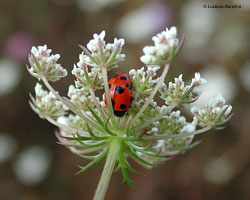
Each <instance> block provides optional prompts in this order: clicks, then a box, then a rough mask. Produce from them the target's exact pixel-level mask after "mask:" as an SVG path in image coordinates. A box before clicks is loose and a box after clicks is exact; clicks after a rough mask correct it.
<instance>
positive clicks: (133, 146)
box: [127, 142, 166, 158]
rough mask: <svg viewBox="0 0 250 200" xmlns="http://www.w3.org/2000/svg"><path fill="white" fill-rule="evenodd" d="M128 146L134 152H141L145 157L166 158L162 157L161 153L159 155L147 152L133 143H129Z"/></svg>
mask: <svg viewBox="0 0 250 200" xmlns="http://www.w3.org/2000/svg"><path fill="white" fill-rule="evenodd" d="M127 144H128V145H129V146H130V147H131V148H132V149H134V150H136V151H139V152H141V153H143V154H145V155H148V156H152V157H160V158H165V157H166V156H164V155H161V152H158V153H153V152H150V151H145V150H143V149H141V148H140V147H137V146H136V145H134V144H133V143H132V142H127Z"/></svg>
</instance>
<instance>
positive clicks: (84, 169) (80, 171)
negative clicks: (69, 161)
mask: <svg viewBox="0 0 250 200" xmlns="http://www.w3.org/2000/svg"><path fill="white" fill-rule="evenodd" d="M108 151H109V148H108V147H107V148H106V149H105V150H104V151H103V152H102V153H101V154H100V155H99V156H98V157H96V159H94V160H93V161H91V162H90V163H89V164H87V165H86V166H84V167H80V168H81V170H79V171H78V172H77V173H76V175H78V174H80V173H82V172H85V171H86V170H87V169H89V168H90V167H93V166H94V165H95V164H97V163H99V162H100V161H101V160H102V159H103V158H104V157H105V156H106V155H107V153H108Z"/></svg>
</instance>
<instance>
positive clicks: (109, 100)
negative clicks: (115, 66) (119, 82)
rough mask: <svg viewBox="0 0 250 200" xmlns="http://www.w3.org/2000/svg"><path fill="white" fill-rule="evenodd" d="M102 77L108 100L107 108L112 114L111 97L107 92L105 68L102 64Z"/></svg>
mask: <svg viewBox="0 0 250 200" xmlns="http://www.w3.org/2000/svg"><path fill="white" fill-rule="evenodd" d="M102 77H103V82H104V88H105V94H106V98H107V102H108V108H109V111H110V113H111V114H113V106H112V103H111V97H110V93H109V86H108V75H107V68H106V67H105V66H104V67H102Z"/></svg>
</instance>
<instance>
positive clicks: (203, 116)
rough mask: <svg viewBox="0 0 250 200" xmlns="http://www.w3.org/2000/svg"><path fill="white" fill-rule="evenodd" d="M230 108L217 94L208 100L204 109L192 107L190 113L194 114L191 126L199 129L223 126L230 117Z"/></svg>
mask: <svg viewBox="0 0 250 200" xmlns="http://www.w3.org/2000/svg"><path fill="white" fill-rule="evenodd" d="M231 110H232V106H230V105H226V104H225V99H224V98H223V97H222V95H221V93H218V94H217V95H216V96H215V97H214V98H212V99H210V100H209V101H208V102H207V103H206V104H205V108H199V107H196V106H194V107H192V108H191V112H192V113H193V114H194V118H193V124H194V125H198V126H200V127H207V126H211V127H215V128H218V129H219V128H220V127H221V126H223V125H224V124H225V123H226V122H227V121H228V120H229V119H230V117H231V116H232V115H230V113H231Z"/></svg>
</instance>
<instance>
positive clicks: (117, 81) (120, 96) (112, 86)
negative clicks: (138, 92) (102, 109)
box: [105, 72, 134, 117]
mask: <svg viewBox="0 0 250 200" xmlns="http://www.w3.org/2000/svg"><path fill="white" fill-rule="evenodd" d="M109 93H110V97H111V102H112V106H113V109H114V114H115V116H117V117H123V115H124V114H125V113H126V112H127V110H128V109H129V108H130V107H131V103H132V101H133V100H134V98H133V83H132V81H131V80H130V78H129V76H128V75H127V74H126V73H125V72H117V73H115V75H114V77H113V78H111V79H110V81H109ZM105 102H106V106H107V107H108V102H107V98H106V95H105Z"/></svg>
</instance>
